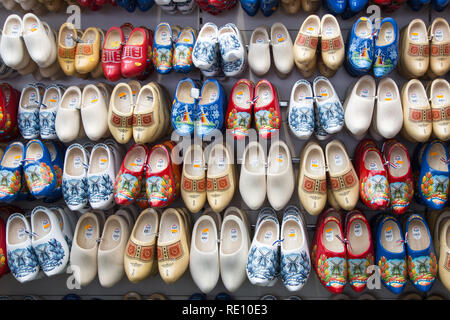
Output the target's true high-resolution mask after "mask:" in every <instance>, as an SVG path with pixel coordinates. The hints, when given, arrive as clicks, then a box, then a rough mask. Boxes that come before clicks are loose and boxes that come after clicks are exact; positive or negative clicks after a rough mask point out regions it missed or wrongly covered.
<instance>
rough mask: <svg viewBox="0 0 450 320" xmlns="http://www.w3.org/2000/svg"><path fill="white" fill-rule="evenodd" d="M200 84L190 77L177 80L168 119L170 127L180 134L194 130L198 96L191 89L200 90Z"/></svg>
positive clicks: (183, 134) (185, 134)
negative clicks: (170, 123)
mask: <svg viewBox="0 0 450 320" xmlns="http://www.w3.org/2000/svg"><path fill="white" fill-rule="evenodd" d="M200 87H201V84H200V83H197V81H194V80H192V79H190V78H184V79H182V80H181V81H180V82H178V85H177V88H176V90H175V96H174V98H173V104H172V114H171V117H170V120H171V122H172V127H173V129H174V130H175V132H176V133H178V134H179V135H180V136H187V135H190V134H192V133H193V132H194V121H195V111H196V110H197V103H198V97H195V96H193V95H192V93H193V89H194V90H195V89H197V90H198V92H200Z"/></svg>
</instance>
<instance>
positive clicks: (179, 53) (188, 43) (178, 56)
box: [172, 27, 197, 73]
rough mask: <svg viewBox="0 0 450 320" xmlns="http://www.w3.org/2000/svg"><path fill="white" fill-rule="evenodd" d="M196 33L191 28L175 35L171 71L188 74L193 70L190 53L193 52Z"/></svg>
mask: <svg viewBox="0 0 450 320" xmlns="http://www.w3.org/2000/svg"><path fill="white" fill-rule="evenodd" d="M196 39H197V31H195V30H194V29H193V28H191V27H186V28H183V30H181V31H180V33H179V34H178V35H177V40H176V42H175V48H174V51H173V61H172V65H173V70H175V71H176V72H180V73H189V72H191V71H192V70H193V69H194V64H193V62H192V51H193V50H194V45H195V41H196Z"/></svg>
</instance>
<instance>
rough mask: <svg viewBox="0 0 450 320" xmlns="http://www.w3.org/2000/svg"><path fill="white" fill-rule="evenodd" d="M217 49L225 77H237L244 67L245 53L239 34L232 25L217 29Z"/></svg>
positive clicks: (228, 24)
mask: <svg viewBox="0 0 450 320" xmlns="http://www.w3.org/2000/svg"><path fill="white" fill-rule="evenodd" d="M218 38H219V49H220V55H221V63H222V70H223V72H224V74H225V76H228V77H234V76H237V75H239V74H240V73H241V72H242V71H243V70H244V68H245V66H246V60H247V51H246V49H245V45H244V41H243V40H242V36H241V32H240V31H239V29H238V28H237V27H236V25H234V24H232V23H227V24H226V25H225V26H223V27H221V28H220V29H219V35H218Z"/></svg>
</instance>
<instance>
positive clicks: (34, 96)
mask: <svg viewBox="0 0 450 320" xmlns="http://www.w3.org/2000/svg"><path fill="white" fill-rule="evenodd" d="M36 99H37V93H36V91H32V92H31V93H30V97H29V98H28V103H29V104H31V105H33V104H35V103H36Z"/></svg>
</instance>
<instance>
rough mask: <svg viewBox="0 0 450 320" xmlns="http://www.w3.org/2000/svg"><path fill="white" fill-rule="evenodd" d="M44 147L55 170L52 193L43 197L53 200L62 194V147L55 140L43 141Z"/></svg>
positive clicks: (49, 200) (47, 200)
mask: <svg viewBox="0 0 450 320" xmlns="http://www.w3.org/2000/svg"><path fill="white" fill-rule="evenodd" d="M44 145H45V147H46V148H47V150H48V152H49V154H50V159H51V163H52V168H53V170H54V171H55V176H56V186H55V189H54V190H53V192H52V194H51V195H50V196H49V197H47V198H46V199H45V201H46V202H53V201H55V200H58V199H59V198H61V196H62V179H63V168H64V149H63V147H62V146H61V145H60V144H59V143H57V142H55V141H45V142H44Z"/></svg>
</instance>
